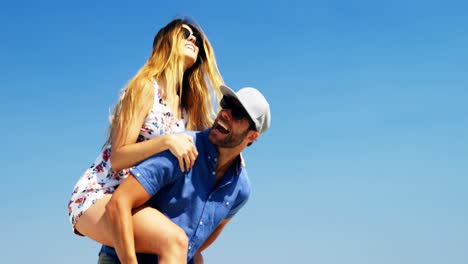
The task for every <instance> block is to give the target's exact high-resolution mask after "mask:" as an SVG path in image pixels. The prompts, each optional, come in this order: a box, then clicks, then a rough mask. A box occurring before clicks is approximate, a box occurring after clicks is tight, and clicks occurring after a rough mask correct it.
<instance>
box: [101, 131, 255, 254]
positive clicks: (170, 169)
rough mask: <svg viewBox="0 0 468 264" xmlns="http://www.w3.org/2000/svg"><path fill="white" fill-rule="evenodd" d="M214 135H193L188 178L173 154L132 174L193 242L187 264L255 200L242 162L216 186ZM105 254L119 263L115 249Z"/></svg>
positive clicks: (149, 161) (157, 157)
mask: <svg viewBox="0 0 468 264" xmlns="http://www.w3.org/2000/svg"><path fill="white" fill-rule="evenodd" d="M209 131H210V129H208V130H205V131H203V132H188V133H189V134H190V135H192V136H193V139H194V143H195V145H196V148H197V151H198V157H197V159H196V161H195V164H194V166H193V167H192V168H191V169H190V170H189V171H188V172H184V173H183V172H181V170H180V168H179V164H178V160H177V158H176V157H175V156H173V155H172V154H171V152H169V151H165V152H162V153H159V154H157V155H154V156H152V157H150V158H149V159H147V160H145V161H143V162H141V163H140V164H138V165H137V166H135V167H134V168H132V169H131V172H132V174H133V175H134V176H135V178H136V179H137V180H138V181H139V182H140V184H141V185H142V186H143V187H144V188H145V190H146V191H147V192H148V193H149V194H150V195H151V196H152V198H151V200H150V201H149V204H150V205H151V206H152V207H154V208H156V209H158V210H159V211H160V212H162V213H163V214H165V215H166V216H167V217H168V218H169V219H171V220H172V221H173V222H174V223H176V224H177V225H179V226H180V227H181V228H182V229H184V230H185V233H186V234H187V237H188V238H189V248H188V256H187V258H188V259H187V260H188V261H190V260H191V259H192V257H193V255H194V254H195V253H196V251H197V250H198V249H199V248H200V246H201V245H202V244H203V243H204V242H205V240H206V239H207V238H208V237H209V236H210V234H211V233H212V232H213V231H214V230H215V229H216V227H217V226H218V225H219V224H220V223H221V221H223V220H224V219H227V218H231V217H233V216H234V215H235V214H236V213H237V212H238V211H239V209H240V208H241V207H242V206H243V205H244V204H245V203H246V202H247V199H248V197H249V195H250V182H249V179H248V176H247V171H246V170H245V168H244V167H243V166H242V165H241V164H242V162H241V159H240V157H238V158H237V160H236V161H235V162H234V163H233V165H232V166H231V167H230V168H229V169H228V170H227V171H226V173H225V175H224V176H223V178H222V179H221V180H220V181H219V183H218V184H216V175H215V167H216V163H217V161H218V151H217V149H216V147H215V146H214V145H213V144H212V143H211V142H210V141H209V140H208V133H209ZM155 194H157V195H155ZM154 224H155V225H156V224H158V223H154ZM101 252H102V253H105V254H107V255H108V256H110V257H112V258H114V259H116V260H117V255H116V253H115V250H114V249H113V248H111V247H108V246H102V248H101ZM156 258H157V257H156V256H151V255H147V254H138V260H139V263H149V262H151V263H155V259H156Z"/></svg>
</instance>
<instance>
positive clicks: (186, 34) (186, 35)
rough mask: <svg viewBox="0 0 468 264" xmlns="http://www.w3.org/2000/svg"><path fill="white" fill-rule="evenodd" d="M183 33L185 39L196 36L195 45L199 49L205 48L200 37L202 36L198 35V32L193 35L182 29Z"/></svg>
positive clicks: (186, 29) (184, 28)
mask: <svg viewBox="0 0 468 264" xmlns="http://www.w3.org/2000/svg"><path fill="white" fill-rule="evenodd" d="M182 32H183V33H184V38H185V39H188V38H190V36H194V37H195V45H197V47H198V48H203V44H202V39H201V37H200V34H198V33H196V32H193V33H192V32H190V30H189V29H188V28H186V27H182Z"/></svg>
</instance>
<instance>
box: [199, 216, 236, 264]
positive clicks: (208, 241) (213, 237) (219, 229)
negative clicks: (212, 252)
mask: <svg viewBox="0 0 468 264" xmlns="http://www.w3.org/2000/svg"><path fill="white" fill-rule="evenodd" d="M229 221H231V218H228V219H224V220H223V221H222V222H221V223H220V224H219V225H218V226H217V227H216V229H215V230H214V231H213V233H211V235H210V236H209V237H208V238H207V239H206V240H205V243H203V245H202V246H201V247H200V248H199V249H198V251H197V253H195V257H194V258H195V264H200V263H199V262H197V259H201V260H202V261H203V257H202V256H201V252H202V251H203V250H205V249H206V248H208V247H209V246H210V245H211V244H213V242H214V241H215V240H216V238H218V236H219V235H220V234H221V232H222V231H223V229H224V227H225V226H226V225H227V223H228V222H229ZM198 254H200V256H197V255H198ZM202 263H203V262H202Z"/></svg>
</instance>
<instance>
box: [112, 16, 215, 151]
mask: <svg viewBox="0 0 468 264" xmlns="http://www.w3.org/2000/svg"><path fill="white" fill-rule="evenodd" d="M184 24H185V25H188V26H189V27H190V28H191V29H192V30H193V31H194V32H195V33H197V34H198V35H199V37H200V38H201V40H202V43H203V45H202V47H199V52H198V57H197V60H196V61H195V63H194V65H192V67H190V68H189V69H187V70H186V71H185V73H184V68H183V66H184V56H183V55H182V54H181V49H179V48H178V47H180V43H181V41H183V40H184V39H185V38H184V36H183V32H182V25H184ZM158 79H163V80H165V81H166V86H165V87H166V89H171V88H172V87H175V89H176V91H168V90H166V91H161V92H162V93H164V94H167V95H169V96H170V95H171V94H177V95H179V104H180V105H181V106H182V107H183V108H185V110H186V112H187V116H186V120H187V129H188V130H204V129H206V128H208V127H210V126H211V125H212V122H213V117H214V115H215V113H214V110H213V103H212V99H211V93H210V91H213V94H214V95H215V97H216V101H218V100H219V98H220V97H221V91H220V88H219V87H220V85H221V84H222V83H223V79H222V77H221V74H220V73H219V70H218V66H217V64H216V59H215V55H214V51H213V48H212V47H211V44H210V42H209V41H208V39H207V38H206V36H205V34H204V33H203V31H202V30H201V28H200V27H199V26H198V24H196V23H195V22H194V21H192V20H189V19H175V20H173V21H171V22H170V23H169V24H167V25H166V26H165V27H163V28H161V29H160V30H159V32H158V33H157V34H156V36H155V38H154V41H153V50H152V52H151V56H150V57H149V59H148V61H147V62H146V63H145V65H144V66H143V67H142V68H141V69H140V70H139V71H138V73H137V74H136V75H135V76H134V77H133V78H132V79H131V80H130V82H129V83H128V85H127V87H126V88H125V89H124V90H123V91H122V93H121V95H120V98H119V100H118V102H117V104H116V106H115V109H114V112H113V115H111V116H110V122H111V124H110V127H109V128H110V133H109V137H108V139H107V143H110V142H111V141H112V138H113V137H114V135H115V133H116V131H117V130H119V131H120V133H121V134H122V136H124V137H125V134H126V133H127V128H128V127H129V126H130V125H131V124H134V123H135V122H140V121H141V120H134V113H135V112H136V111H141V109H143V108H144V107H143V105H144V103H145V102H148V100H149V99H150V100H151V102H153V100H154V88H153V85H152V80H158ZM210 87H211V89H212V90H210ZM134 125H135V124H134Z"/></svg>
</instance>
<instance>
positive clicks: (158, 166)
mask: <svg viewBox="0 0 468 264" xmlns="http://www.w3.org/2000/svg"><path fill="white" fill-rule="evenodd" d="M130 171H131V172H132V174H133V175H134V176H135V178H136V179H137V180H138V182H140V184H141V185H142V186H143V188H145V190H146V191H147V192H148V194H150V195H151V196H153V195H155V194H156V193H157V192H158V191H159V190H160V189H161V188H162V187H164V186H165V185H167V184H169V183H171V182H173V181H175V180H176V179H177V178H178V177H179V176H181V175H182V172H181V171H180V167H179V163H178V160H177V159H176V157H175V156H174V155H172V153H171V152H170V151H164V152H161V153H159V154H156V155H154V156H152V157H150V158H148V159H146V160H144V161H142V162H141V163H139V164H138V165H136V166H135V167H133V168H131V169H130Z"/></svg>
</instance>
